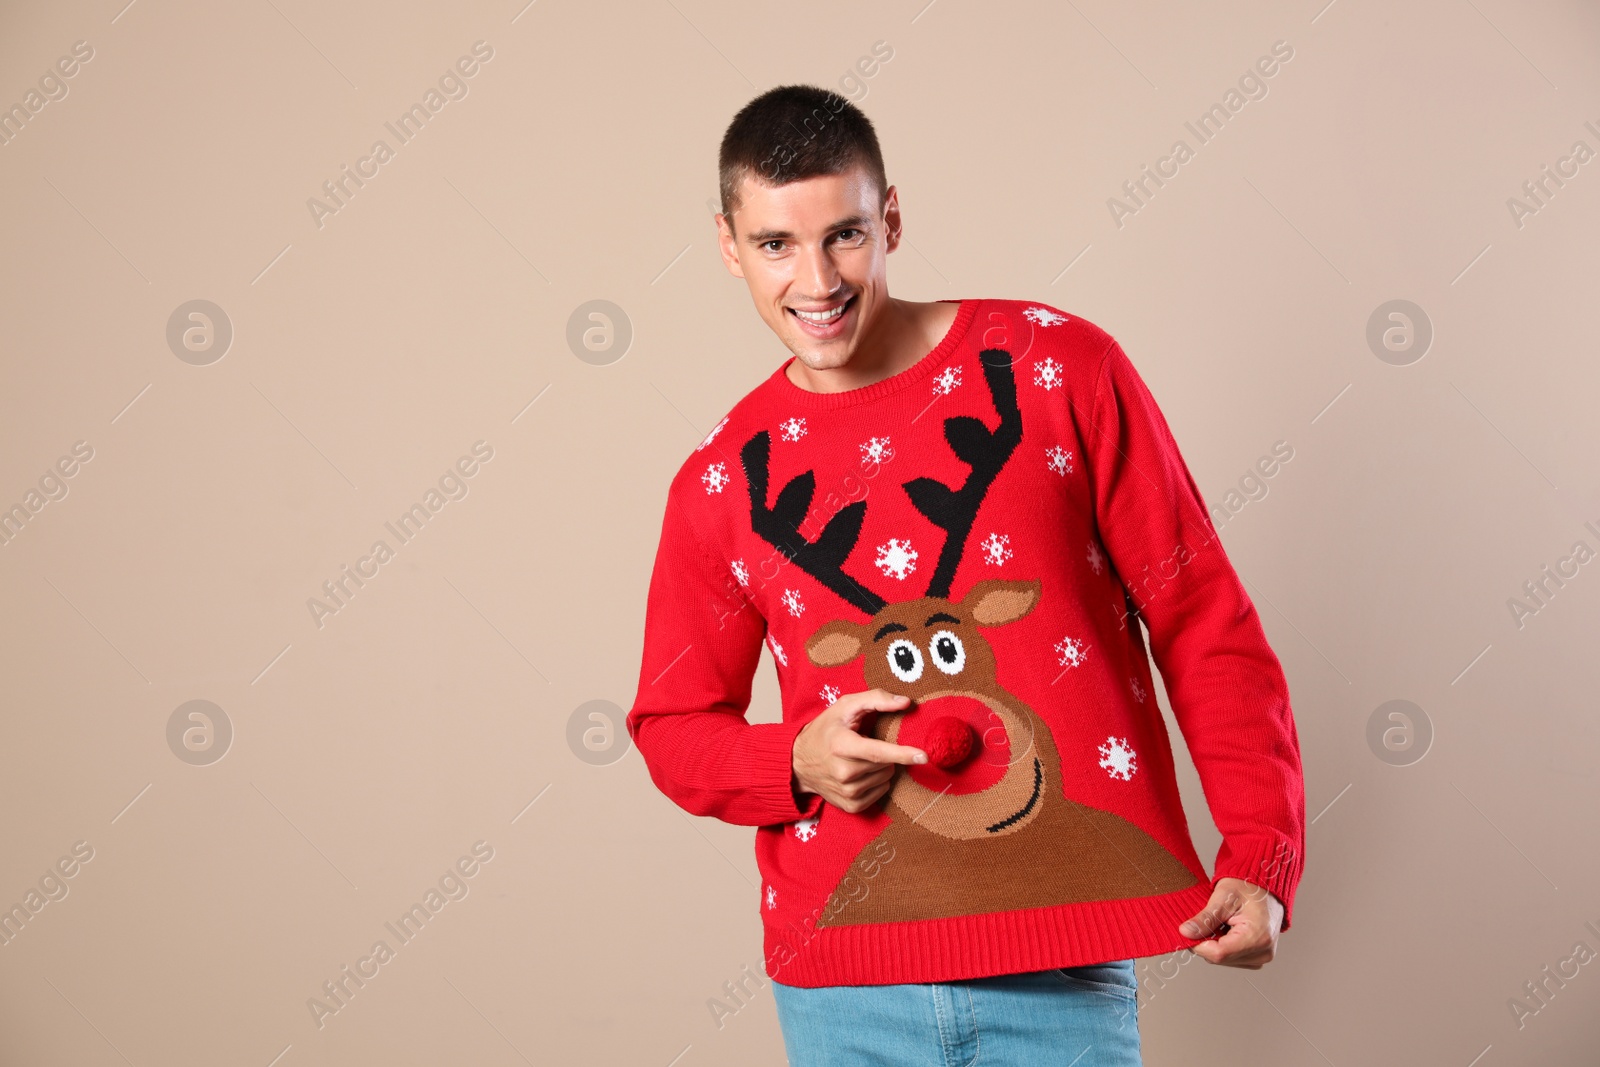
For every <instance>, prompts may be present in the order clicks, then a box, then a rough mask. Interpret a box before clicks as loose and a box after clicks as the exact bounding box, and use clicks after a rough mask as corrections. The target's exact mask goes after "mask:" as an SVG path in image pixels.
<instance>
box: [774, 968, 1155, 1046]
mask: <svg viewBox="0 0 1600 1067" xmlns="http://www.w3.org/2000/svg"><path fill="white" fill-rule="evenodd" d="M772 996H773V1000H774V1001H775V1002H776V1004H777V1008H778V1024H779V1025H780V1026H781V1027H782V1029H783V1044H784V1048H785V1049H786V1050H787V1051H788V1053H789V1067H855V1065H857V1064H871V1065H874V1067H876V1065H879V1064H890V1065H893V1067H1011V1065H1017V1067H1022V1065H1027V1067H1034V1065H1038V1067H1046V1065H1051V1067H1055V1065H1059V1067H1139V1065H1140V1063H1141V1062H1142V1061H1141V1060H1140V1057H1139V1016H1138V1012H1139V980H1138V978H1137V976H1135V974H1134V970H1133V960H1131V959H1129V960H1116V961H1113V962H1111V963H1094V964H1089V965H1087V966H1084V967H1060V968H1056V969H1054V970H1048V971H1029V972H1027V973H1024V974H1003V975H998V976H996V977H993V978H975V979H968V980H965V981H959V982H933V983H916V984H906V985H861V986H821V987H818V988H815V989H805V988H801V987H798V986H789V985H784V984H782V983H781V982H777V981H774V982H773V983H772Z"/></svg>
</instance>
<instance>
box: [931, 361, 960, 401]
mask: <svg viewBox="0 0 1600 1067" xmlns="http://www.w3.org/2000/svg"><path fill="white" fill-rule="evenodd" d="M960 384H961V368H960V367H946V368H945V369H944V370H942V371H940V372H939V373H938V374H937V375H936V376H935V377H934V379H933V395H934V396H949V395H950V394H951V393H953V392H955V390H956V386H958V385H960Z"/></svg>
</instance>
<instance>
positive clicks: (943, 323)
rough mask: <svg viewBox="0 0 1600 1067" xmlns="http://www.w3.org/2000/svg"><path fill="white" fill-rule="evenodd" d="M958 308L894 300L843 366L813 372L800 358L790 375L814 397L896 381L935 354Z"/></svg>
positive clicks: (945, 304) (793, 363)
mask: <svg viewBox="0 0 1600 1067" xmlns="http://www.w3.org/2000/svg"><path fill="white" fill-rule="evenodd" d="M959 310H960V305H959V304H954V303H945V302H942V301H931V302H928V303H917V302H915V301H910V300H897V299H895V298H894V297H890V298H889V301H888V303H887V304H886V305H885V307H884V309H883V311H882V312H880V313H879V315H878V321H877V322H875V323H874V324H873V329H872V332H871V333H869V334H867V335H866V336H864V337H863V338H862V339H861V343H860V344H859V345H858V346H857V347H856V350H855V351H854V352H852V353H851V355H850V359H849V361H848V362H846V363H845V364H844V365H843V366H839V367H831V368H827V369H824V370H813V369H812V368H810V367H808V366H806V365H805V363H804V362H802V361H801V360H800V359H799V358H798V357H797V358H796V359H794V360H793V361H791V362H790V364H789V366H788V369H787V371H786V372H785V373H786V374H787V376H788V378H789V380H790V381H791V382H793V383H794V384H795V385H797V386H799V387H800V388H801V389H804V390H806V391H807V392H812V393H842V392H844V391H845V390H848V389H861V388H864V387H866V386H869V385H874V384H876V383H878V382H881V381H883V380H884V379H885V378H892V377H893V376H894V375H896V374H899V373H900V372H901V371H903V370H906V369H908V368H910V367H912V366H914V365H915V364H916V363H917V361H918V360H920V359H922V357H923V356H926V355H927V354H928V353H929V352H931V351H933V349H934V348H936V347H937V346H938V344H939V342H940V341H942V340H943V339H944V336H945V334H947V333H948V332H949V330H950V326H951V324H952V323H954V322H955V317H956V313H957V311H959Z"/></svg>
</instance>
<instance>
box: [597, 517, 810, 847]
mask: <svg viewBox="0 0 1600 1067" xmlns="http://www.w3.org/2000/svg"><path fill="white" fill-rule="evenodd" d="M766 632H767V626H766V620H765V619H763V618H762V616H761V614H760V612H759V611H757V610H756V607H755V605H754V604H752V603H751V602H750V601H749V600H747V599H746V598H745V597H744V596H742V595H741V593H740V590H739V586H738V585H737V583H735V582H734V581H733V578H732V576H731V575H730V574H729V573H728V572H727V569H726V568H725V567H723V566H720V565H719V564H717V563H716V562H715V560H714V557H713V556H712V555H711V553H710V552H709V550H708V549H707V548H706V547H705V544H704V543H703V542H702V540H701V539H700V537H699V536H698V534H697V533H696V531H695V530H694V528H693V527H692V526H691V525H690V523H689V519H688V516H687V514H686V512H685V508H684V506H683V504H682V502H681V501H680V500H679V499H678V498H677V496H676V494H672V495H669V497H668V501H667V507H666V513H665V516H664V518H663V520H662V526H661V539H660V543H659V545H658V547H657V550H656V560H655V569H654V571H653V572H652V574H651V576H650V591H649V597H648V600H647V601H646V605H645V633H644V652H643V656H642V660H641V665H640V669H639V687H638V691H637V694H636V696H635V698H634V702H633V707H632V709H631V710H630V711H629V712H628V717H627V727H628V735H629V736H630V737H631V738H633V741H634V743H635V744H636V745H637V746H638V747H639V752H640V754H641V755H642V756H643V757H644V761H645V765H646V766H647V767H648V768H649V771H650V777H651V779H652V780H653V781H654V782H655V783H656V786H657V787H658V788H659V789H660V790H661V791H662V792H663V793H665V794H666V795H667V796H668V797H669V798H670V799H671V800H672V801H673V802H675V803H676V804H678V805H679V806H680V807H682V808H683V809H684V810H686V811H688V812H691V813H692V814H695V815H711V816H715V817H716V818H718V819H721V820H723V821H724V822H730V823H736V824H739V825H744V826H767V825H772V824H776V823H787V822H794V821H796V820H799V819H804V818H809V817H810V816H812V815H815V814H816V813H817V809H818V808H820V807H821V805H822V798H821V797H820V796H817V795H815V794H806V795H805V797H804V800H805V803H804V804H801V803H799V802H798V800H797V797H796V795H795V791H794V788H793V763H792V759H793V755H792V753H793V748H794V739H795V735H796V734H798V733H799V732H800V728H801V727H802V726H803V725H804V723H803V722H795V721H789V722H777V723H751V722H749V721H747V720H746V718H745V712H746V710H747V709H748V708H749V706H750V687H751V681H752V679H753V678H754V675H755V670H756V666H757V664H758V663H759V662H760V658H761V644H762V641H763V640H764V639H765V637H766Z"/></svg>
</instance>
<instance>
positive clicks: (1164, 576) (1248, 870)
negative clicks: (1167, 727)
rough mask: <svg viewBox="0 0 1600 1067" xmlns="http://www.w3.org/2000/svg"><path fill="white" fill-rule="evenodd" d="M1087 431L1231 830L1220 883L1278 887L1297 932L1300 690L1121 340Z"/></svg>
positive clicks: (1116, 525) (1133, 592)
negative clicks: (1293, 694)
mask: <svg viewBox="0 0 1600 1067" xmlns="http://www.w3.org/2000/svg"><path fill="white" fill-rule="evenodd" d="M1086 436H1087V441H1086V444H1085V451H1086V452H1087V453H1088V456H1087V457H1086V458H1087V460H1088V465H1089V469H1090V477H1091V481H1092V483H1093V487H1094V497H1095V510H1096V521H1097V523H1098V525H1099V532H1100V537H1101V540H1102V541H1103V542H1104V544H1105V546H1106V550H1107V553H1108V555H1109V556H1110V559H1111V562H1112V564H1113V566H1114V567H1115V568H1116V573H1117V574H1118V576H1119V577H1120V578H1121V580H1122V583H1123V586H1124V588H1126V589H1127V590H1128V592H1129V595H1130V597H1131V600H1132V603H1133V605H1134V606H1135V607H1136V608H1137V609H1138V615H1139V616H1140V617H1142V618H1143V620H1144V623H1145V627H1146V629H1147V630H1149V633H1150V648H1151V653H1152V654H1153V655H1154V657H1155V661H1156V666H1157V667H1158V668H1159V669H1160V671H1161V678H1162V682H1163V684H1164V685H1165V687H1166V690H1167V695H1168V698H1169V699H1170V701H1171V705H1172V712H1173V716H1174V717H1175V718H1176V720H1177V722H1178V726H1179V728H1180V729H1181V730H1182V731H1183V736H1184V740H1185V742H1186V743H1187V745H1188V747H1189V753H1190V755H1191V756H1192V757H1193V759H1194V763H1195V768H1196V770H1197V771H1198V772H1199V775H1200V783H1201V786H1202V788H1203V789H1204V791H1205V796H1206V803H1207V805H1208V806H1209V807H1210V809H1211V815H1212V819H1213V821H1214V822H1215V823H1216V826H1217V829H1218V830H1219V831H1220V832H1221V834H1222V846H1221V848H1220V849H1219V850H1218V852H1217V858H1216V863H1215V866H1214V869H1213V884H1215V879H1218V878H1224V877H1232V878H1241V879H1243V880H1244V881H1246V882H1249V883H1251V884H1253V885H1257V886H1261V887H1263V888H1265V889H1267V890H1269V891H1270V892H1272V893H1273V894H1274V895H1275V896H1277V897H1278V899H1279V900H1281V901H1282V902H1283V906H1284V922H1283V928H1284V929H1288V928H1289V922H1290V918H1291V915H1292V912H1293V907H1294V892H1295V888H1296V886H1297V885H1298V883H1299V881H1300V875H1301V872H1302V869H1303V866H1304V862H1305V787H1304V780H1303V772H1302V768H1301V763H1300V743H1299V738H1298V736H1297V734H1296V731H1295V724H1294V716H1293V713H1292V711H1291V709H1290V706H1289V691H1288V683H1287V681H1286V679H1285V678H1284V674H1283V668H1282V666H1281V665H1280V664H1279V662H1278V658H1277V656H1276V655H1275V654H1274V653H1273V651H1272V648H1271V647H1270V646H1269V645H1268V644H1267V640H1266V636H1265V634H1264V633H1263V631H1262V626H1261V620H1260V618H1259V617H1258V616H1257V614H1256V610H1255V605H1254V604H1252V603H1251V600H1250V597H1249V595H1248V594H1247V593H1246V591H1245V589H1244V586H1243V585H1242V584H1241V582H1240V580H1239V577H1238V575H1237V574H1236V572H1235V571H1234V569H1233V566H1232V564H1231V563H1230V562H1229V560H1228V557H1227V555H1226V554H1225V553H1224V552H1223V549H1222V543H1221V542H1220V541H1219V540H1218V539H1217V534H1216V530H1215V528H1214V527H1213V526H1212V523H1211V519H1210V516H1209V514H1208V513H1207V511H1206V506H1205V503H1204V501H1203V500H1202V499H1201V496H1200V491H1199V489H1198V488H1196V486H1195V483H1194V478H1193V477H1192V476H1191V474H1190V473H1189V468H1188V466H1187V465H1186V464H1185V462H1184V460H1183V457H1182V456H1181V455H1180V453H1179V451H1178V446H1177V443H1176V441H1174V440H1173V437H1172V432H1171V430H1170V429H1169V428H1168V426H1167V421H1166V418H1165V417H1164V416H1163V415H1162V413H1161V410H1160V409H1159V408H1158V407H1157V406H1156V401H1155V398H1154V397H1153V396H1152V395H1151V394H1150V390H1149V389H1148V388H1147V387H1146V386H1145V383H1144V381H1143V380H1142V379H1141V378H1140V376H1139V374H1138V372H1137V371H1136V370H1135V369H1134V367H1133V364H1132V363H1131V362H1130V361H1129V360H1128V357H1127V355H1126V354H1125V353H1124V352H1123V350H1122V347H1121V345H1119V344H1118V343H1117V342H1116V341H1115V340H1112V341H1111V342H1110V343H1109V344H1108V345H1107V347H1106V350H1105V353H1104V356H1103V359H1102V363H1101V366H1100V370H1099V374H1098V377H1097V379H1096V384H1095V392H1094V401H1093V415H1092V426H1091V428H1090V430H1089V432H1088V434H1087V435H1086Z"/></svg>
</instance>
